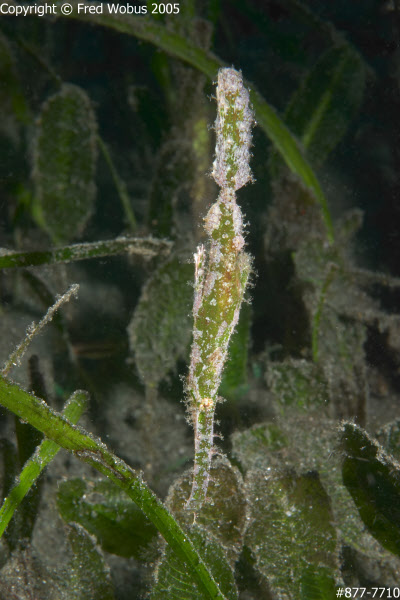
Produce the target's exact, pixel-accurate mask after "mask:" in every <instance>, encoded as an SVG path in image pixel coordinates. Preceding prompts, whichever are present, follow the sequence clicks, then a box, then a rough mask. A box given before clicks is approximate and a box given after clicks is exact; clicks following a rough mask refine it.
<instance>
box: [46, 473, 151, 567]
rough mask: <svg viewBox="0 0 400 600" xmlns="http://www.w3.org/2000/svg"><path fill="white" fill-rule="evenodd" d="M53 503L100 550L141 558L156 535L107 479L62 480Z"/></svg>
mask: <svg viewBox="0 0 400 600" xmlns="http://www.w3.org/2000/svg"><path fill="white" fill-rule="evenodd" d="M57 504H58V509H59V511H60V513H61V515H62V517H63V518H64V520H65V521H67V522H72V521H74V522H77V523H80V524H81V525H83V526H84V527H85V529H87V531H89V532H90V533H91V534H94V535H95V536H96V538H97V540H98V542H99V544H100V545H101V547H102V548H103V549H104V550H106V551H107V552H111V553H113V554H117V555H118V556H124V557H131V556H133V557H135V558H136V559H141V558H143V556H144V554H145V553H146V552H148V547H149V544H150V542H151V541H152V540H153V539H154V537H155V536H156V534H157V531H156V529H155V527H154V525H152V523H150V521H149V520H148V519H147V518H146V517H145V516H144V514H143V513H142V511H140V510H139V509H138V508H137V507H136V505H135V504H133V502H131V501H130V500H129V498H128V497H127V496H125V494H122V493H121V491H120V490H119V489H118V488H117V487H116V486H115V485H114V484H113V483H112V482H111V481H108V480H105V481H97V482H88V481H83V480H82V479H70V480H68V481H63V482H61V483H60V485H59V490H58V497H57Z"/></svg>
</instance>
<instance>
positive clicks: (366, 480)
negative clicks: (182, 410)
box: [341, 423, 400, 556]
mask: <svg viewBox="0 0 400 600" xmlns="http://www.w3.org/2000/svg"><path fill="white" fill-rule="evenodd" d="M341 445H342V449H343V451H344V453H345V456H344V459H343V467H342V475H343V482H344V484H345V486H346V487H347V489H348V490H349V492H350V494H351V496H352V498H353V500H354V502H355V504H356V506H357V509H358V511H359V513H360V516H361V518H362V520H363V521H364V523H365V525H366V526H367V528H368V531H369V532H370V533H371V534H372V535H373V536H374V537H375V538H376V539H377V540H378V541H379V542H380V543H381V544H382V546H383V547H384V548H386V549H387V550H390V551H391V552H393V553H394V554H396V555H397V556H400V464H399V463H398V462H397V461H395V460H394V459H392V457H390V456H389V455H388V454H387V453H386V452H385V451H384V450H383V448H382V446H380V444H379V443H378V442H376V441H375V440H373V439H372V438H371V437H370V436H369V435H368V434H367V432H366V431H365V430H363V429H362V428H361V427H358V426H357V425H355V424H354V423H344V424H343V426H342V431H341Z"/></svg>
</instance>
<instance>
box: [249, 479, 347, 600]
mask: <svg viewBox="0 0 400 600" xmlns="http://www.w3.org/2000/svg"><path fill="white" fill-rule="evenodd" d="M246 490H247V495H248V500H249V504H250V519H251V520H250V525H249V528H248V530H247V532H246V537H245V544H246V545H247V546H248V547H249V548H250V550H251V551H252V554H253V557H254V560H255V563H256V567H257V569H258V570H259V571H260V573H261V574H262V575H263V576H264V577H265V578H266V579H267V581H268V584H269V586H270V589H271V590H272V592H273V594H274V597H276V598H282V599H283V598H285V599H286V598H287V599H290V600H299V599H301V600H303V599H304V600H319V599H320V598H334V597H335V581H336V578H337V574H338V564H337V552H336V530H335V527H334V525H333V523H332V521H333V515H332V511H331V506H330V501H329V498H328V496H327V494H326V492H325V490H324V488H323V486H322V485H321V482H320V480H319V477H318V475H317V473H315V472H309V473H307V474H305V475H300V476H298V475H295V474H294V473H291V472H288V473H287V474H278V473H277V472H276V473H273V472H272V471H271V472H270V474H268V475H266V473H265V472H264V471H261V470H254V471H251V472H250V473H249V474H248V476H247V478H246Z"/></svg>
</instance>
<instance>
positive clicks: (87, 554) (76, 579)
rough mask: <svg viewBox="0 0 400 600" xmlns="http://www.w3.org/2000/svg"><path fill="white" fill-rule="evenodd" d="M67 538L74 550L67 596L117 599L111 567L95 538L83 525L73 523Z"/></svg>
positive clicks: (76, 599)
mask: <svg viewBox="0 0 400 600" xmlns="http://www.w3.org/2000/svg"><path fill="white" fill-rule="evenodd" d="M68 541H69V544H70V546H71V550H72V552H73V558H72V560H71V561H70V563H69V565H68V579H67V581H66V589H67V590H68V599H69V600H87V599H88V598H96V600H114V592H113V586H112V583H111V577H110V569H109V568H108V567H107V565H106V563H105V562H104V558H103V556H102V555H101V552H100V551H99V549H98V548H97V547H96V543H95V540H94V539H93V538H92V537H91V536H90V535H89V534H88V532H87V531H86V530H85V529H84V528H83V527H82V526H81V525H79V524H77V523H73V524H71V525H69V527H68Z"/></svg>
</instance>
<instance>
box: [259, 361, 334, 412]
mask: <svg viewBox="0 0 400 600" xmlns="http://www.w3.org/2000/svg"><path fill="white" fill-rule="evenodd" d="M266 379H267V383H268V385H269V387H270V389H271V391H272V393H273V394H274V397H275V399H276V401H277V402H278V404H281V405H284V406H292V405H295V406H297V407H298V408H300V409H303V410H308V409H310V408H313V407H316V406H318V405H321V404H322V405H324V404H326V403H327V401H328V398H329V391H328V383H327V381H326V379H325V377H324V374H323V372H322V370H321V369H320V368H319V367H318V365H316V364H314V363H312V362H310V361H307V360H304V359H287V360H285V361H283V362H271V363H269V364H268V367H267V373H266Z"/></svg>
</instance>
